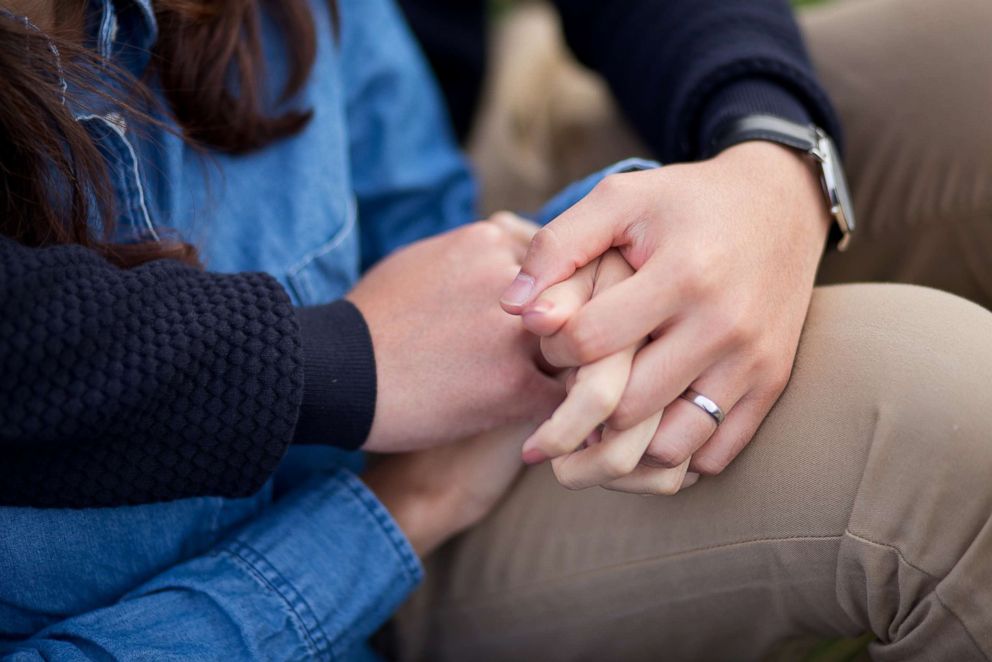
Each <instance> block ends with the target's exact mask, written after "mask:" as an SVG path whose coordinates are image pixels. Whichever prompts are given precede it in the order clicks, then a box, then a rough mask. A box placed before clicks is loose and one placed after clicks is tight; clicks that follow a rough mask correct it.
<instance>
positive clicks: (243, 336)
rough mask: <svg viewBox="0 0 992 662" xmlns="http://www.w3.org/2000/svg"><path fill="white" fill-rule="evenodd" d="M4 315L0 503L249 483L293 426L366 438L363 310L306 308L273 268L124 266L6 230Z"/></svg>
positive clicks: (247, 488) (182, 492)
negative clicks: (28, 242)
mask: <svg viewBox="0 0 992 662" xmlns="http://www.w3.org/2000/svg"><path fill="white" fill-rule="evenodd" d="M304 318H305V319H304ZM0 320H3V322H2V323H0V451H2V453H3V462H0V503H4V504H8V505H30V506H51V507H64V506H69V507H89V506H111V505H124V504H136V503H148V502H152V501H162V500H169V499H177V498H183V497H189V496H206V495H213V496H245V495H247V494H251V493H253V492H254V491H256V490H257V489H258V488H259V487H260V486H261V485H262V484H264V482H265V481H266V480H267V479H268V478H269V476H270V475H271V473H272V471H273V470H274V469H275V467H276V466H277V464H278V462H279V460H280V459H281V457H282V455H283V454H284V453H285V451H286V448H287V447H288V445H289V444H290V443H291V442H292V441H293V440H294V438H296V439H297V440H303V441H311V442H312V441H327V442H331V441H338V440H340V442H341V443H342V445H347V446H349V447H354V446H357V445H358V444H360V443H361V441H362V440H363V439H364V436H363V435H364V434H367V432H368V427H369V426H370V424H371V417H372V412H373V411H374V400H375V379H374V374H375V367H374V360H373V358H372V350H371V342H370V340H369V339H368V332H367V329H365V327H364V321H363V320H362V318H361V315H360V314H358V313H357V311H355V310H354V308H353V307H352V306H351V304H348V303H347V302H340V303H338V304H331V305H330V306H327V307H322V308H321V309H315V311H308V312H307V313H305V314H300V313H298V312H296V311H294V310H293V308H292V306H291V305H290V303H289V299H288V297H287V296H286V294H285V292H284V291H283V290H282V288H281V287H280V286H279V285H278V283H276V282H275V281H274V280H273V279H272V278H270V277H268V276H266V275H264V274H237V275H221V274H211V273H206V272H203V271H199V270H196V269H192V268H189V267H186V266H183V265H180V264H178V263H174V262H169V261H158V262H154V263H150V264H148V265H145V266H143V267H139V268H136V269H131V270H122V269H117V268H116V267H113V266H112V265H110V264H108V263H107V262H105V261H103V260H102V259H100V258H99V257H98V256H96V255H95V254H94V253H92V252H90V251H87V250H86V249H83V248H80V247H78V246H59V247H52V248H44V249H37V248H27V247H24V246H21V245H19V244H17V243H15V242H13V241H10V240H7V239H3V238H0ZM301 320H302V323H301ZM301 327H302V329H301ZM321 334H324V335H326V336H327V337H324V338H322V337H321ZM363 334H364V335H363ZM304 337H305V338H306V340H307V341H308V342H309V343H310V345H311V346H310V347H308V348H304V347H303V341H304ZM318 340H319V341H321V342H319V343H318ZM363 343H364V345H363ZM363 347H364V352H362V351H359V350H361V349H362V348H363ZM329 374H330V375H331V376H328V375H329ZM370 375H371V376H370ZM335 376H336V377H338V378H342V379H341V381H345V382H349V383H352V384H356V385H358V386H360V388H359V387H356V388H354V389H350V390H347V391H346V390H343V389H341V388H338V389H334V388H332V387H329V386H328V385H329V384H331V385H333V384H334V383H335V381H334V377H335ZM308 382H309V384H310V387H309V388H308V387H307V383H308ZM320 398H337V400H334V401H328V403H327V406H326V407H323V408H322V407H320V406H319V400H320ZM342 412H354V413H353V415H352V416H351V417H350V418H349V417H346V416H344V415H343V414H342ZM338 423H340V426H338V425H337V424H338ZM336 427H338V428H339V429H335V428H336ZM321 429H322V430H323V431H324V434H323V435H317V434H315V433H314V430H321ZM336 435H337V436H336Z"/></svg>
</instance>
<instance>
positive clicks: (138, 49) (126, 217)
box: [57, 0, 159, 242]
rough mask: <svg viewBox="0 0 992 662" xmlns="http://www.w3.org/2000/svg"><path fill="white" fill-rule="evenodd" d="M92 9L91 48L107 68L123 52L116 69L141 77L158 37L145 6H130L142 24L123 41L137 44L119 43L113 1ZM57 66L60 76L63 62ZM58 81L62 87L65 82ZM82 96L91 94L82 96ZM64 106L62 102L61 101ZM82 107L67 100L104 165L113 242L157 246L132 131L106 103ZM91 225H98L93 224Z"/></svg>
mask: <svg viewBox="0 0 992 662" xmlns="http://www.w3.org/2000/svg"><path fill="white" fill-rule="evenodd" d="M96 4H97V7H96V10H97V11H96V12H95V13H97V16H98V26H97V32H96V35H95V37H96V38H95V46H96V51H97V54H98V55H99V56H100V59H101V60H102V61H104V62H107V63H110V62H112V61H114V60H116V59H118V58H119V57H120V56H121V53H122V52H126V54H127V56H128V57H126V58H123V59H125V60H127V61H126V62H122V63H120V64H119V66H123V67H124V68H125V69H127V70H130V73H132V74H133V75H138V74H140V72H141V70H142V69H143V68H144V66H145V65H146V64H147V61H148V51H149V49H150V47H151V44H152V43H154V38H155V36H156V28H155V24H154V18H153V17H152V15H151V9H150V7H149V6H148V5H147V3H146V2H144V3H143V2H135V3H134V4H135V5H136V6H137V7H138V8H139V9H140V10H141V12H142V14H143V16H142V18H143V19H144V20H143V22H144V24H143V25H142V24H140V22H139V25H137V26H133V27H134V31H136V33H137V34H136V35H135V34H131V32H129V33H128V34H127V35H126V36H128V37H136V39H137V41H139V42H141V43H129V44H121V43H120V42H119V41H118V38H119V37H120V36H121V26H120V23H119V17H118V10H117V8H116V6H115V3H114V2H113V0H99V2H98V3H96ZM57 59H58V58H57ZM115 64H117V63H116V62H115ZM59 66H60V73H61V63H60V65H59ZM62 82H63V86H64V87H66V81H65V80H63V81H62ZM84 96H92V95H85V94H84ZM63 103H65V100H64V99H63ZM86 105H87V106H88V107H87V108H85V109H81V108H78V107H75V105H74V104H73V103H72V101H71V99H70V101H69V108H70V110H71V111H72V114H73V117H75V119H76V121H77V122H80V123H81V124H83V125H85V126H86V128H87V131H88V132H89V133H90V135H91V136H92V137H93V140H94V141H95V142H96V144H97V145H98V147H99V149H100V151H101V152H102V154H103V156H104V158H105V160H106V164H107V169H108V172H109V174H110V178H111V182H112V185H113V188H114V192H115V194H116V203H117V205H116V211H117V224H116V228H115V235H114V237H113V239H114V240H115V241H122V242H128V241H149V240H152V241H158V240H159V234H158V232H157V231H156V229H155V224H154V223H153V221H152V215H151V213H150V212H149V205H148V200H147V198H146V195H145V185H144V178H143V176H142V172H141V161H140V159H139V158H138V154H137V152H136V151H135V148H134V144H133V143H132V141H131V139H130V138H129V134H130V131H131V130H130V129H129V128H128V125H127V121H126V119H125V118H124V116H123V115H122V114H121V113H120V112H118V111H117V110H114V109H113V107H112V106H110V104H109V103H108V102H107V101H106V100H102V99H97V100H94V101H93V102H92V103H88V104H86ZM104 106H107V107H106V108H104ZM95 108H101V110H102V111H103V112H94V110H95ZM94 225H95V226H98V225H99V224H98V223H94Z"/></svg>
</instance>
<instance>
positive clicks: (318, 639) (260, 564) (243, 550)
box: [223, 540, 330, 657]
mask: <svg viewBox="0 0 992 662" xmlns="http://www.w3.org/2000/svg"><path fill="white" fill-rule="evenodd" d="M223 551H224V552H225V553H227V554H229V555H231V556H232V557H234V558H235V559H237V560H239V561H240V562H241V563H244V564H245V565H247V566H248V568H250V569H251V570H252V571H253V574H254V575H257V576H258V578H259V579H260V580H261V581H262V582H264V583H265V584H266V585H268V586H269V587H270V588H271V589H272V590H273V591H275V593H276V594H277V595H278V596H279V597H280V598H281V599H282V601H283V602H284V603H285V604H286V606H287V607H289V609H290V611H291V612H292V614H293V616H294V617H295V620H296V621H297V623H298V624H299V625H300V627H301V628H302V630H303V634H304V635H305V640H306V642H307V648H309V649H310V654H311V656H312V657H317V656H322V655H324V654H326V653H328V652H329V649H330V642H329V639H328V637H327V634H326V633H325V632H324V631H323V628H321V627H320V621H319V620H318V619H317V616H316V615H315V614H314V613H313V610H312V609H311V608H310V605H309V604H307V602H306V600H305V599H304V598H303V596H302V595H300V593H299V592H298V591H297V590H296V588H295V587H294V586H293V585H292V583H291V582H289V581H288V580H287V579H286V578H285V577H283V576H282V574H281V573H280V572H279V571H278V570H277V569H276V568H275V566H273V565H272V564H271V563H269V561H268V560H267V559H266V558H265V557H264V556H263V555H262V554H260V553H259V552H258V551H257V550H255V549H254V548H252V547H251V546H249V545H247V544H245V543H243V542H241V541H237V540H235V541H232V542H231V543H230V544H229V545H228V547H227V549H225V550H223ZM246 557H251V558H246ZM301 612H303V613H301ZM305 615H306V616H309V620H311V621H312V626H311V625H308V623H307V620H308V619H307V618H306V617H305Z"/></svg>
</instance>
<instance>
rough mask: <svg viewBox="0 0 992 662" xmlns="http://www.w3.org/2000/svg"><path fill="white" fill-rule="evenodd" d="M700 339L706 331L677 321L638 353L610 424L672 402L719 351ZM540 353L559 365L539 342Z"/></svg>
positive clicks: (628, 422)
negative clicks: (625, 388)
mask: <svg viewBox="0 0 992 662" xmlns="http://www.w3.org/2000/svg"><path fill="white" fill-rule="evenodd" d="M704 338H706V334H705V333H704V331H703V330H701V329H700V328H699V327H698V326H696V325H693V324H689V323H683V324H677V325H675V326H674V327H672V328H671V329H669V330H668V331H666V332H665V333H664V334H662V335H661V336H659V337H658V338H655V339H654V340H653V341H651V342H650V343H648V344H647V345H646V346H645V347H644V348H643V349H642V350H641V351H640V352H638V353H637V356H636V357H635V358H634V365H633V367H632V368H631V372H630V379H629V380H628V381H627V390H626V391H624V394H623V398H622V399H621V401H620V404H619V405H618V406H617V409H616V411H615V412H614V414H613V416H612V417H611V418H610V421H609V423H610V425H611V426H612V427H616V428H619V429H625V428H628V427H630V426H632V425H635V424H637V423H638V422H640V421H642V420H644V419H645V418H646V417H648V416H650V415H651V414H653V413H654V412H656V411H658V410H659V409H661V408H662V407H664V406H665V405H667V404H668V403H670V402H673V401H674V400H675V398H677V397H679V396H680V395H681V394H682V393H683V392H684V391H685V390H686V389H687V388H688V387H689V385H690V384H692V383H693V382H694V381H695V380H696V379H697V378H698V377H699V376H700V375H702V374H704V373H705V372H706V371H707V370H708V369H709V368H710V366H712V365H713V364H714V363H716V362H717V361H718V360H719V359H720V358H721V350H720V349H719V347H718V346H717V345H716V344H712V343H707V342H706V341H705V340H704ZM545 340H546V339H545ZM541 352H542V353H544V355H545V358H547V359H548V361H549V362H550V363H552V364H555V365H559V364H557V363H555V360H554V359H555V357H554V356H549V355H548V352H547V349H546V347H545V343H544V342H543V341H542V343H541Z"/></svg>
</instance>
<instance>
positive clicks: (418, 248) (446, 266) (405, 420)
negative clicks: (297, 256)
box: [348, 222, 563, 452]
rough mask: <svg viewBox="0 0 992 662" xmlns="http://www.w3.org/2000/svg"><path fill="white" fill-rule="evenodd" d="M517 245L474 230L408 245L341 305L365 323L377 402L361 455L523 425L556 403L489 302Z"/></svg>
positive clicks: (531, 350)
mask: <svg viewBox="0 0 992 662" xmlns="http://www.w3.org/2000/svg"><path fill="white" fill-rule="evenodd" d="M525 250H526V240H525V239H523V238H521V237H520V236H519V235H516V234H515V233H513V232H510V231H507V230H506V229H505V228H503V227H502V226H500V225H499V224H497V223H490V222H482V223H474V224H472V225H470V226H466V227H463V228H460V229H458V230H454V231H452V232H448V233H446V234H443V235H440V236H438V237H434V238H431V239H427V240H424V241H421V242H418V243H416V244H413V245H411V246H409V247H407V248H405V249H403V250H401V251H398V252H397V253H395V254H394V255H392V256H390V257H389V258H387V259H386V260H384V261H383V262H381V263H380V264H379V265H377V266H376V267H375V268H374V269H372V270H371V271H370V272H369V273H368V274H367V275H366V276H365V277H364V278H363V279H362V280H361V281H360V282H359V283H358V285H357V286H356V287H355V289H354V290H353V291H352V292H351V293H350V294H349V295H348V298H349V299H350V300H351V301H352V302H353V303H354V304H355V305H356V306H357V307H358V309H359V310H361V312H362V314H363V315H364V316H365V320H366V322H367V323H368V326H369V330H370V333H371V335H372V344H373V346H374V348H375V360H376V373H377V381H378V396H377V401H376V411H375V418H374V419H373V423H372V430H371V432H370V434H369V438H368V441H367V442H366V444H365V446H364V448H365V449H366V450H371V451H380V452H391V451H402V450H412V449H417V448H426V447H428V446H436V445H439V444H442V443H446V442H451V441H454V440H456V439H464V438H466V437H470V436H473V435H475V434H477V433H479V432H483V431H486V430H491V429H493V428H496V427H500V426H503V425H507V424H512V423H519V422H522V421H533V422H537V421H538V420H540V419H541V418H542V417H544V416H546V415H548V414H549V413H550V412H551V410H552V409H553V408H554V406H555V405H556V404H557V403H558V402H560V400H561V397H562V395H563V392H562V388H561V385H560V384H559V383H558V382H557V381H555V380H554V379H552V378H551V377H548V376H546V375H545V374H544V373H543V372H541V370H540V368H539V367H538V364H537V357H538V355H539V348H538V341H537V339H535V338H534V337H533V335H531V334H530V333H528V332H527V331H525V330H524V328H523V325H522V324H521V323H520V320H519V319H515V318H512V317H509V316H507V315H506V314H504V313H503V312H502V311H501V310H500V308H499V305H498V304H497V303H496V300H497V298H498V296H499V292H500V289H501V288H502V287H503V286H504V285H505V284H506V282H507V281H508V280H510V279H511V278H512V277H513V274H514V273H516V271H517V270H518V269H519V268H520V260H521V259H522V258H523V255H524V252H525Z"/></svg>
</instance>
